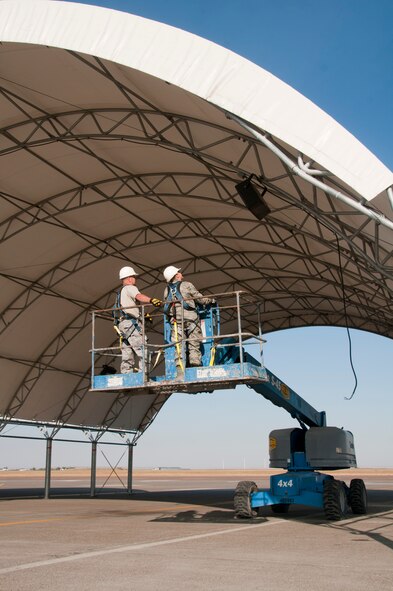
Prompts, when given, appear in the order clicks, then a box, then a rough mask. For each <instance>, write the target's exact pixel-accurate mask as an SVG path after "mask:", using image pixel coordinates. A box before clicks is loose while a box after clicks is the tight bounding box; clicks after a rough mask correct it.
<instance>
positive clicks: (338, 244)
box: [335, 234, 358, 400]
mask: <svg viewBox="0 0 393 591" xmlns="http://www.w3.org/2000/svg"><path fill="white" fill-rule="evenodd" d="M335 236H336V241H337V252H338V266H339V270H340V282H341V291H342V298H343V308H344V318H345V327H346V329H347V335H348V345H349V363H350V365H351V368H352V373H353V377H354V378H355V386H354V388H353V390H352V394H351V395H350V396H344V398H345V400H351V399H352V397H353V395H354V394H355V392H356V390H357V387H358V378H357V375H356V371H355V368H354V365H353V360H352V340H351V333H350V331H349V326H348V316H347V303H346V298H345V286H344V275H343V269H342V265H341V250H340V243H339V240H338V236H337V234H336V235H335Z"/></svg>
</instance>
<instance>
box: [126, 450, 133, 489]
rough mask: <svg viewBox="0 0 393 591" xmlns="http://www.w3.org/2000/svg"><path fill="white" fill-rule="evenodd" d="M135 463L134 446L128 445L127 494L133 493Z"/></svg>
mask: <svg viewBox="0 0 393 591" xmlns="http://www.w3.org/2000/svg"><path fill="white" fill-rule="evenodd" d="M133 463H134V446H133V444H132V443H129V444H128V474H127V492H128V494H129V495H130V494H131V493H132V469H133Z"/></svg>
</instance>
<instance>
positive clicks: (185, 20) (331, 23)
mask: <svg viewBox="0 0 393 591" xmlns="http://www.w3.org/2000/svg"><path fill="white" fill-rule="evenodd" d="M84 3H85V4H95V5H99V6H104V7H106V8H113V9H116V10H123V11H126V12H131V13H133V14H137V15H139V16H143V17H146V18H150V19H153V20H157V21H160V22H163V23H166V24H169V25H172V26H174V27H178V28H181V29H184V30H186V31H189V32H191V33H194V34H197V35H199V36H201V37H204V38H206V39H209V40H210V41H213V42H215V43H217V44H219V45H222V46H224V47H226V48H228V49H230V50H232V51H234V52H235V53H238V54H240V55H242V56H243V57H246V58H247V59H249V60H251V61H253V62H255V63H256V64H258V65H259V66H261V67H262V68H264V69H266V70H268V71H269V72H271V73H272V74H274V75H275V76H277V77H278V78H280V79H281V80H283V81H284V82H286V83H287V84H289V85H290V86H292V87H294V88H295V89H296V90H298V91H299V92H301V93H302V94H303V95H305V96H306V97H307V98H309V99H310V100H312V101H313V102H314V103H315V104H316V105H318V106H319V107H320V108H322V109H323V110H325V111H326V112H327V113H329V115H331V116H332V117H333V118H334V119H336V120H337V121H338V122H339V123H340V124H341V125H343V126H344V127H345V128H346V129H347V130H349V131H350V132H351V133H352V134H353V135H355V136H356V137H357V138H358V139H359V140H360V141H361V142H362V143H363V144H365V145H366V146H367V148H369V149H370V150H371V151H372V152H373V153H374V154H375V155H376V156H377V157H378V158H379V159H380V160H381V161H382V162H383V163H384V164H385V165H386V166H388V168H390V169H391V170H393V147H392V137H393V108H392V105H393V34H392V22H393V2H392V1H391V0H374V2H371V1H370V0H330V1H329V2H318V1H315V0H302V1H297V0H274V1H273V0H269V1H267V0H243V1H239V0H213V1H212V0H210V1H209V2H208V1H206V0H189V1H188V2H185V1H184V0H179V1H178V0H166V1H165V2H163V1H162V0H160V1H157V0H142V1H133V0H127V1H126V0H113V1H99V0H95V1H94V2H88V1H85V2H84ZM392 217H393V216H392ZM392 242H393V236H392ZM350 335H351V342H352V355H353V364H354V367H355V371H356V376H357V380H358V386H357V390H356V392H355V394H354V396H353V398H352V399H351V400H347V398H349V397H350V396H351V393H352V391H353V388H354V383H355V378H354V375H353V372H352V369H351V365H350V360H349V341H348V335H347V332H346V330H345V329H342V328H333V327H332V328H326V327H325V328H316V327H309V328H302V329H292V330H289V331H281V332H277V333H274V334H271V335H267V337H266V338H267V343H266V345H265V352H264V360H265V364H266V366H267V367H268V368H269V369H270V370H271V371H273V373H275V374H276V375H277V376H278V377H280V379H281V380H282V381H284V382H286V383H287V384H288V385H289V386H291V387H292V388H293V389H294V390H295V391H296V392H297V393H298V394H299V395H300V396H302V397H303V398H305V399H306V400H307V401H308V402H309V403H310V404H312V405H313V406H314V407H315V408H316V409H317V410H325V411H326V413H327V421H328V424H329V425H334V426H338V427H344V428H345V429H348V430H350V431H352V432H353V434H354V438H355V447H356V451H357V459H358V465H359V466H360V467H392V466H393V430H392V417H393V386H392V370H391V367H392V365H391V364H392V362H393V341H392V340H391V339H387V338H385V337H381V336H378V335H372V334H368V333H365V332H361V331H357V330H351V331H350ZM296 426H297V423H296V422H295V421H294V420H293V419H291V417H290V416H289V415H288V414H287V413H286V412H285V411H284V410H282V409H279V408H277V407H274V406H273V405H272V404H271V403H269V402H268V401H266V400H265V399H264V398H262V397H261V396H259V395H257V394H255V392H253V391H252V390H250V389H249V388H247V387H244V386H243V387H238V388H237V389H236V390H233V391H228V390H225V391H217V392H215V393H213V394H198V395H191V396H190V395H185V394H175V395H172V397H171V398H170V399H169V401H168V402H167V403H166V405H165V406H164V407H163V409H162V410H161V412H160V413H159V415H158V416H157V418H156V420H155V422H154V423H153V424H152V426H151V427H150V428H149V429H148V430H147V431H146V433H145V434H144V435H143V436H142V438H141V439H140V440H139V443H138V445H137V446H136V448H135V451H134V465H135V467H137V468H138V467H158V466H161V467H164V466H167V467H168V466H177V467H182V468H266V467H268V436H269V433H270V431H271V430H273V429H278V428H285V427H296ZM17 433H19V431H18V430H17V429H14V430H13V431H12V432H10V434H17ZM32 434H35V433H32ZM75 435H76V434H75V433H73V434H72V436H73V437H75ZM64 436H65V435H64ZM0 449H1V450H2V451H1V459H0V467H1V466H2V465H8V466H9V467H17V468H19V467H32V466H34V467H41V466H43V465H44V462H45V443H44V442H42V441H40V442H38V441H30V443H29V444H28V445H26V441H20V440H10V439H2V440H0ZM124 451H125V450H124V449H123V448H120V447H114V446H100V449H99V452H98V458H97V462H98V465H99V466H106V465H107V463H106V459H105V457H104V455H103V454H105V456H106V457H107V458H108V459H109V461H110V462H111V464H112V465H115V464H117V463H118V462H119V466H125V465H126V455H124V456H123V457H122V454H123V452H124ZM89 463H90V446H89V445H83V444H71V443H69V444H62V443H56V442H55V444H54V448H53V466H62V465H64V466H88V465H89Z"/></svg>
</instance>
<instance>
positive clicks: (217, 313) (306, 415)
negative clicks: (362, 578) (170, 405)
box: [91, 291, 367, 520]
mask: <svg viewBox="0 0 393 591" xmlns="http://www.w3.org/2000/svg"><path fill="white" fill-rule="evenodd" d="M214 297H215V298H216V301H220V299H221V300H224V302H223V303H222V304H221V302H220V308H219V307H218V305H217V304H214V305H211V306H205V307H200V308H199V317H200V320H201V325H202V332H203V335H204V338H203V342H202V343H201V350H202V365H201V367H187V343H188V339H186V338H184V339H179V341H178V342H175V343H174V342H173V341H172V337H171V335H172V334H173V330H172V329H173V327H172V325H171V322H170V319H169V318H168V317H167V316H166V315H165V314H163V315H162V314H160V315H157V314H156V318H158V319H159V321H161V320H163V332H164V345H155V344H148V343H147V340H146V339H145V321H144V320H143V323H142V337H143V341H144V343H145V344H144V349H145V354H144V356H143V360H142V367H141V370H140V371H139V372H137V373H128V374H120V373H110V374H106V375H96V372H95V365H96V363H97V359H98V358H99V359H102V358H103V356H108V355H109V356H111V358H112V360H113V359H115V357H116V356H118V355H119V353H118V349H119V347H118V346H116V347H97V346H96V341H97V332H98V331H97V322H98V320H108V319H111V316H112V312H113V310H112V309H111V310H97V311H95V312H93V318H92V327H93V333H92V334H93V337H92V349H91V355H92V384H91V390H92V391H111V392H113V391H123V392H124V391H126V392H127V393H129V394H130V395H132V396H136V395H138V394H148V393H163V392H164V393H171V392H184V393H192V394H195V393H197V392H212V391H214V390H216V389H223V388H231V387H236V385H239V384H245V385H247V386H248V387H249V388H252V389H253V390H254V391H255V392H257V393H258V394H261V395H262V396H264V398H266V399H267V400H269V401H270V402H272V403H273V404H275V405H276V406H280V407H282V408H284V409H285V410H286V411H287V412H289V413H290V415H291V416H292V417H293V418H294V419H296V420H298V422H299V423H300V428H299V427H297V428H292V429H278V430H274V431H272V432H271V433H270V436H269V455H270V467H271V468H281V469H283V470H285V472H283V473H280V474H276V475H273V476H271V478H270V488H269V489H258V487H257V485H256V483H255V482H252V481H242V482H239V484H238V485H237V487H236V490H235V496H234V509H235V517H236V518H239V519H252V518H253V517H255V516H256V515H257V514H258V509H259V508H260V507H265V506H271V508H272V511H273V512H274V513H287V511H288V509H289V507H290V505H309V506H312V507H317V508H321V509H323V511H324V513H325V517H326V519H328V520H339V519H342V518H343V517H345V515H346V514H347V511H348V507H350V508H351V510H352V512H353V513H355V514H364V513H366V512H367V493H366V488H365V485H364V482H363V480H361V479H359V478H354V479H352V480H351V482H350V485H349V486H347V485H346V484H345V483H344V482H343V481H340V480H337V479H335V478H334V477H333V476H331V475H328V474H323V473H321V472H319V470H329V471H332V470H339V469H343V468H352V467H356V456H355V448H354V442H353V435H352V433H351V432H349V431H345V430H343V429H339V428H337V427H330V426H327V425H326V415H325V413H324V412H318V411H317V410H315V409H314V408H313V407H312V406H311V405H310V404H308V403H307V402H306V401H305V400H304V399H303V398H301V397H300V396H299V395H298V394H296V392H294V391H293V390H292V389H291V388H289V387H288V386H287V385H286V384H284V383H283V382H281V380H279V379H278V378H277V377H276V376H275V375H274V374H273V373H272V372H270V371H269V370H268V369H267V368H266V367H264V364H263V359H262V344H263V342H264V340H263V338H262V330H261V322H260V317H261V315H260V311H259V303H258V302H256V301H255V300H254V299H253V298H251V297H250V296H249V295H248V294H245V293H244V292H240V291H237V292H231V293H229V294H219V295H217V296H214ZM228 298H229V299H231V300H232V301H229V303H228ZM141 308H142V314H141V318H143V319H144V317H145V313H144V308H145V306H141ZM248 314H252V315H253V317H255V314H257V317H258V332H257V333H256V334H254V333H250V332H245V331H243V330H242V323H243V319H244V318H247V315H248ZM223 319H224V322H222V320H223ZM183 322H184V319H183V315H182V318H181V324H183ZM222 325H224V326H229V327H230V328H231V329H232V331H230V332H229V333H226V334H223V333H222ZM233 327H235V328H233ZM181 328H183V327H181ZM179 334H184V330H181V331H179ZM250 345H252V346H253V347H254V348H255V345H257V347H259V351H260V361H258V360H257V359H255V358H254V356H252V355H251V354H250V353H249V351H248V349H249V348H250ZM153 352H156V361H155V362H154V363H153V357H154V355H153ZM162 353H163V355H162ZM176 358H181V360H182V365H183V367H184V373H183V374H182V375H181V377H180V378H179V377H178V375H177V372H176ZM162 365H164V373H163V374H160V373H159V371H160V368H161V367H162ZM105 367H107V366H105ZM101 373H102V372H101ZM104 374H105V372H104Z"/></svg>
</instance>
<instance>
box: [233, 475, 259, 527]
mask: <svg viewBox="0 0 393 591" xmlns="http://www.w3.org/2000/svg"><path fill="white" fill-rule="evenodd" d="M257 490H258V487H257V485H256V484H255V482H252V481H251V480H242V481H241V482H239V484H238V485H237V487H236V489H235V496H234V499H233V506H234V509H235V518H237V519H252V518H253V517H256V516H257V515H258V511H255V510H254V509H253V508H252V507H251V498H250V497H251V494H252V493H254V492H256V491H257Z"/></svg>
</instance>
